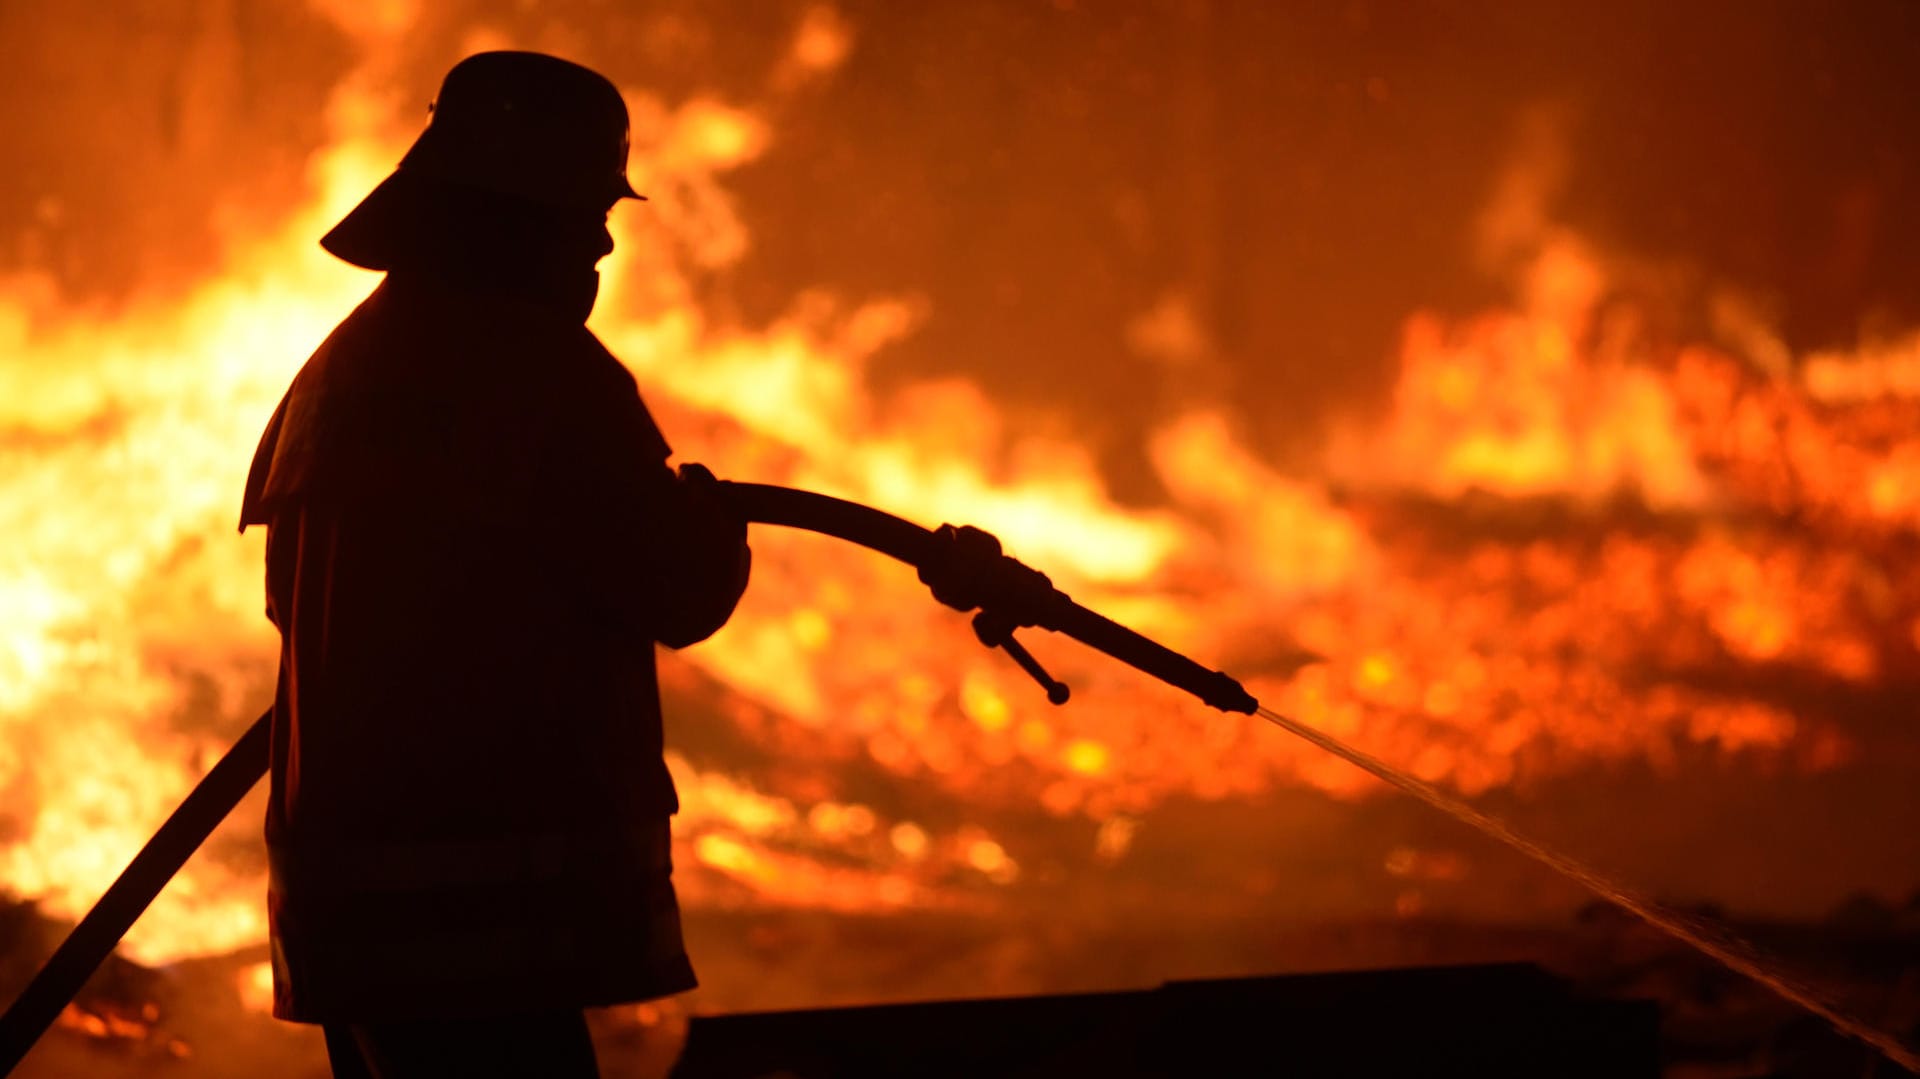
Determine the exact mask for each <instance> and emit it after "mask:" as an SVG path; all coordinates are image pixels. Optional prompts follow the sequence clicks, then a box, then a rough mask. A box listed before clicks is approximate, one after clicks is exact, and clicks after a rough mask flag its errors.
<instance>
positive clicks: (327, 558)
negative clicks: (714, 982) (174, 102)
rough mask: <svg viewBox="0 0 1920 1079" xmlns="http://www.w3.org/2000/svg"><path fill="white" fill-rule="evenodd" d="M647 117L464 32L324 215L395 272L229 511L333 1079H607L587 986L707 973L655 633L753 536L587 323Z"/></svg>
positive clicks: (291, 957) (657, 982)
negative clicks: (249, 574) (416, 131)
mask: <svg viewBox="0 0 1920 1079" xmlns="http://www.w3.org/2000/svg"><path fill="white" fill-rule="evenodd" d="M627 140H628V127H627V112H626V106H625V103H624V102H623V101H622V100H621V97H620V94H619V92H618V91H617V90H616V89H615V88H614V86H613V85H612V84H611V83H610V82H608V81H607V80H606V79H604V78H602V77H601V76H599V75H598V74H595V73H594V72H592V71H589V70H588V69H586V68H583V67H580V66H577V65H575V64H572V63H569V62H567V61H564V60H560V59H557V58H554V57H550V56H545V55H541V54H536V53H525V52H490V53H482V54H479V55H476V56H472V57H469V58H467V59H466V60H463V61H461V62H460V63H459V64H458V65H456V66H455V67H454V68H453V69H452V70H451V71H450V72H449V73H448V74H447V76H446V79H445V81H444V83H443V84H442V86H441V88H440V92H439V95H438V97H437V99H436V101H435V103H434V105H433V106H432V108H431V111H430V117H429V122H428V124H427V126H426V129H425V131H424V132H423V133H422V134H421V135H420V137H419V139H418V140H417V141H416V142H415V143H414V144H413V146H412V148H411V149H410V150H409V151H408V152H407V154H406V156H405V157H404V158H403V159H402V160H401V162H400V164H399V167H398V168H397V170H396V171H395V172H394V173H393V174H392V175H391V176H389V177H388V178H387V179H386V180H385V181H383V182H382V183H381V184H380V185H379V186H378V187H376V188H375V189H374V190H373V192H372V193H371V194H369V195H368V196H367V198H366V199H365V201H363V202H362V203H361V204H360V205H359V206H358V207H357V208H355V209H354V210H353V211H352V212H351V213H350V214H349V215H348V216H347V217H346V218H345V219H343V220H342V221H341V222H340V223H339V224H338V225H337V226H336V227H335V228H334V229H333V230H332V231H331V232H329V233H328V234H327V235H326V237H325V238H324V239H322V240H321V244H322V246H324V247H325V248H326V250H328V251H330V252H332V253H333V254H334V255H336V256H338V257H340V258H342V259H344V260H346V261H347V262H350V263H353V264H355V265H358V266H362V267H365V268H368V269H373V270H379V271H384V272H385V274H386V276H385V278H384V279H383V281H382V282H381V283H380V285H379V286H378V287H377V288H376V289H375V290H374V291H373V293H372V295H370V296H369V297H368V298H367V299H366V300H365V301H364V302H363V303H362V304H361V305H360V306H359V307H358V308H357V309H355V310H354V311H353V313H352V314H351V315H349V316H348V317H347V319H346V320H345V321H344V322H342V323H341V324H340V326H339V327H338V328H337V329H336V330H334V332H333V333H332V334H331V335H330V336H329V337H328V338H327V339H326V341H325V342H324V343H322V344H321V345H320V347H319V350H318V351H316V352H315V353H314V354H313V356H312V358H311V359H309V360H308V361H307V363H306V365H305V366H304V367H303V368H302V369H301V371H300V372H299V374H298V375H297V376H296V377H295V378H294V380H293V383H292V386H291V387H290V388H289V389H288V391H287V394H286V397H285V399H284V400H283V401H282V402H281V403H280V406H279V409H278V410H277V411H276V412H275V413H274V415H273V417H272V420H271V421H270V423H269V425H268V427H267V430H266V434H265V436H264V438H263V439H262V440H261V443H260V447H259V450H258V452H257V454H256V455H255V458H254V462H253V470H252V474H251V475H250V477H249V478H248V481H247V491H246V499H245V504H244V509H243V511H242V522H241V526H242V527H243V528H245V527H247V526H249V525H255V524H259V525H265V526H266V527H267V556H266V563H267V574H266V576H267V588H266V591H267V614H268V617H269V618H270V619H272V621H273V623H274V624H275V625H276V626H277V627H278V628H279V631H280V636H281V650H280V668H279V685H278V690H277V693H276V696H275V699H274V711H273V748H272V770H271V786H270V801H269V803H268V808H267V821H266V833H267V845H268V852H269V858H270V862H271V874H270V885H269V891H268V912H269V915H270V920H271V924H272V959H273V980H274V1013H275V1014H276V1015H277V1016H279V1017H280V1018H282V1019H287V1020H291V1021H294V1022H301V1023H317V1024H321V1025H322V1026H323V1029H324V1031H325V1035H326V1044H327V1049H328V1053H329V1057H330V1059H331V1061H332V1064H333V1068H334V1074H335V1075H336V1076H348V1075H352V1076H379V1077H383V1079H385V1077H391V1079H404V1077H407V1076H415V1075H503V1076H504V1075H527V1076H533V1075H539V1076H554V1077H567V1076H576V1075H578V1076H591V1075H596V1074H597V1065H596V1063H595V1060H594V1055H593V1047H592V1043H591V1042H590V1040H589V1039H588V1034H587V1026H586V1021H585V1018H584V1015H583V1011H582V1009H584V1008H588V1007H594V1006H599V1005H609V1004H616V1003H621V1002H629V1001H640V1000H646V999H649V998H656V997H661V996H665V995H668V994H672V993H677V992H680V991H683V990H686V989H689V988H691V987H692V986H693V985H694V975H693V970H692V968H691V966H690V965H689V963H688V961H687V956H686V953H685V950H684V948H683V946H682V942H681V934H680V921H679V913H678V908H677V905H676V901H675V896H674V891H673V885H672V882H671V877H670V874H671V861H670V858H669V851H668V822H669V818H670V817H671V815H672V814H673V813H674V812H675V810H676V808H677V806H678V802H677V799H676V797H675V793H674V789H673V783H672V781H671V779H670V778H669V776H668V774H667V770H666V767H665V764H664V763H663V761H662V758H661V748H662V735H661V715H660V702H659V691H658V686H657V682H656V677H655V670H654V656H653V646H654V644H655V643H656V642H657V643H660V644H664V645H666V646H668V647H671V648H682V647H685V646H687V645H690V644H693V643H695V642H697V641H700V640H702V639H704V638H706V637H707V636H709V635H710V634H712V633H713V632H714V631H715V630H717V629H718V628H719V627H720V626H721V625H722V624H723V623H725V622H726V620H727V619H728V617H729V616H730V615H731V614H732V611H733V608H734V605H735V603H736V602H737V601H738V600H739V597H740V595H741V593H742V591H743V590H744V589H745V587H746V583H747V576H748V568H749V564H750V552H749V551H748V548H747V544H746V525H745V522H744V521H743V520H742V519H741V518H740V517H739V516H738V515H737V514H735V513H733V512H732V511H730V510H729V508H728V507H727V505H726V504H725V502H724V500H723V499H722V498H721V497H720V495H719V493H718V488H717V487H716V486H715V483H714V481H713V477H712V475H711V474H709V473H707V472H706V471H705V470H704V469H701V468H700V467H699V466H697V465H683V466H681V467H680V468H679V469H678V470H677V471H676V470H674V469H672V468H671V467H669V465H668V458H669V455H670V451H669V449H668V446H667V443H666V441H665V439H664V438H663V437H662V436H661V433H660V430H659V429H658V427H656V426H655V424H654V421H653V419H652V417H651V416H650V415H649V414H648V411H647V408H646V405H645V404H644V403H643V402H642V401H641V398H640V395H639V393H638V391H637V389H636V387H635V384H634V380H633V378H632V376H630V375H629V374H628V373H627V371H626V370H625V368H623V367H622V366H621V365H620V363H619V362H618V361H617V360H616V359H615V358H614V357H613V356H612V355H611V354H609V353H608V351H607V350H606V348H605V347H603V346H602V345H601V343H600V342H599V341H598V340H597V339H596V338H595V337H594V335H593V334H592V333H590V332H589V331H588V330H587V329H586V327H585V325H584V323H585V320H586V317H587V314H588V312H589V311H590V310H591V309H592V307H593V303H594V297H595V294H596V292H597V288H598V280H599V278H598V272H597V270H596V269H595V267H596V264H597V263H598V262H599V260H600V259H601V258H602V257H604V256H605V255H607V254H608V253H609V252H610V251H611V250H612V248H613V242H612V239H611V237H610V234H609V233H608V231H607V218H608V215H609V213H610V211H611V209H612V207H613V206H614V204H615V203H616V202H617V201H618V200H621V199H630V198H640V197H641V196H639V195H636V194H635V192H634V190H633V188H632V187H631V186H629V184H628V182H627V177H626V164H627Z"/></svg>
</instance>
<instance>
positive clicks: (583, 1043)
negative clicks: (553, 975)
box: [329, 1011, 600, 1079]
mask: <svg viewBox="0 0 1920 1079" xmlns="http://www.w3.org/2000/svg"><path fill="white" fill-rule="evenodd" d="M353 1035H354V1041H355V1042H356V1043H358V1045H359V1049H360V1057H361V1059H362V1060H363V1061H364V1062H365V1064H364V1067H365V1068H366V1071H364V1072H361V1073H353V1072H345V1073H343V1072H341V1071H340V1070H339V1066H338V1065H337V1064H336V1065H335V1071H334V1075H335V1076H336V1077H344V1076H348V1075H356V1074H358V1075H367V1076H371V1077H372V1079H419V1077H426V1076H456V1075H457V1076H468V1075H472V1076H497V1077H498V1079H521V1077H525V1079H599V1075H600V1066H599V1063H598V1062H597V1061H596V1060H595V1059H594V1055H593V1039H592V1037H591V1036H590V1035H589V1033H588V1031H587V1019H586V1015H585V1014H584V1013H582V1012H579V1011H571V1012H543V1013H538V1014H533V1015H511V1016H494V1017H489V1018H487V1019H473V1020H446V1021H438V1022H421V1023H379V1024H371V1025H365V1026H355V1027H353ZM329 1044H330V1045H331V1043H329Z"/></svg>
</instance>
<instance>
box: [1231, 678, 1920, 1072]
mask: <svg viewBox="0 0 1920 1079" xmlns="http://www.w3.org/2000/svg"><path fill="white" fill-rule="evenodd" d="M1254 714H1255V715H1258V716H1259V717H1260V718H1262V719H1264V720H1266V721H1267V722H1269V723H1272V724H1273V725H1275V726H1277V727H1279V728H1280V729H1282V730H1284V731H1287V732H1288V733H1290V734H1294V735H1298V736H1299V737H1301V738H1304V739H1306V740H1307V741H1309V742H1312V743H1313V744H1314V745H1316V746H1319V747H1320V748H1321V749H1324V750H1326V751H1327V752H1329V753H1331V754H1333V755H1334V756H1336V757H1339V758H1340V759H1341V760H1344V761H1346V762H1347V763H1348V764H1351V765H1353V766H1355V767H1357V768H1359V769H1361V770H1362V771H1365V772H1367V773H1368V774H1369V775H1372V776H1374V777H1375V778H1376V779H1381V780H1384V781H1386V782H1387V783H1390V784H1392V785H1393V786H1395V787H1398V788H1400V789H1401V790H1403V791H1405V792H1407V793H1408V794H1411V795H1413V796H1414V797H1415V798H1418V799H1420V800H1421V801H1423V802H1425V803H1427V804H1428V805H1430V806H1432V807H1434V808H1435V809H1438V810H1440V811H1441V812H1443V813H1445V814H1447V815H1448V816H1450V817H1452V818H1454V819H1455V820H1458V821H1461V822H1463V823H1465V824H1468V825H1471V826H1472V827H1474V828H1475V829H1478V830H1479V831H1480V832H1482V833H1484V834H1486V835H1489V836H1492V837H1493V838H1495V839H1497V840H1499V841H1500V842H1502V843H1505V844H1506V845H1507V846H1509V847H1512V848H1513V849H1514V850H1517V851H1519V852H1520V853H1521V854H1524V855H1526V856H1527V857H1529V858H1532V859H1533V860H1534V861H1536V862H1539V863H1540V864H1542V865H1544V866H1546V867H1547V868H1549V869H1551V870H1553V871H1554V872H1556V873H1558V874H1560V875H1561V876H1563V877H1566V878H1567V879H1568V880H1571V881H1574V882H1575V883H1577V884H1579V885H1580V886H1581V887H1583V888H1585V889H1587V890H1588V891H1590V892H1592V893H1593V894H1595V895H1597V896H1599V897H1600V898H1602V899H1605V900H1606V901H1608V902H1609V903H1613V904H1615V905H1616V906H1619V907H1622V908H1624V909H1626V910H1628V911H1630V912H1632V913H1633V914H1634V915H1635V916H1636V917H1638V918H1640V920H1642V921H1644V922H1646V923H1647V924H1648V925H1651V926H1653V927H1654V928H1656V929H1658V930H1660V931H1661V932H1663V933H1665V934H1667V935H1668V936H1670V937H1672V938H1674V939H1675V940H1678V941H1680V942H1681V943H1683V944H1685V945H1687V946H1688V947H1691V948H1693V949H1694V950H1695V951H1698V952H1700V953H1701V954H1703V955H1706V956H1709V957H1711V958H1713V959H1714V960H1716V961H1718V962H1719V963H1720V964H1721V965H1722V966H1725V967H1726V968H1727V969H1729V970H1732V971H1735V972H1737V973H1740V974H1744V975H1746V976H1747V977H1749V978H1752V979H1753V980H1754V981H1756V982H1759V983H1760V984H1761V985H1764V986H1766V987H1767V988H1769V989H1771V990H1773V991H1774V992H1776V993H1778V994H1780V996H1782V997H1784V998H1785V999H1787V1000H1789V1001H1792V1002H1793V1003H1795V1004H1798V1005H1799V1006H1801V1007H1802V1008H1805V1009H1807V1010H1808V1011H1810V1012H1812V1013H1813V1014H1815V1015H1817V1016H1819V1017H1820V1018H1822V1019H1825V1020H1826V1021H1827V1022H1828V1023H1831V1024H1833V1027H1834V1029H1836V1030H1838V1031H1840V1032H1841V1033H1843V1034H1846V1035H1848V1036H1849V1037H1852V1038H1855V1039H1857V1040H1859V1041H1862V1042H1865V1043H1866V1044H1868V1045H1870V1046H1872V1047H1873V1048H1875V1049H1877V1050H1879V1051H1880V1053H1881V1054H1883V1055H1884V1056H1885V1057H1886V1058H1887V1059H1888V1060H1891V1061H1892V1062H1894V1063H1895V1064H1898V1065H1899V1066H1901V1067H1902V1068H1905V1069H1906V1070H1907V1071H1909V1072H1912V1073H1914V1074H1915V1075H1920V1053H1916V1052H1915V1051H1914V1050H1913V1049H1911V1048H1909V1047H1908V1046H1907V1045H1906V1044H1905V1043H1903V1042H1902V1041H1900V1039H1898V1038H1896V1037H1894V1036H1893V1035H1891V1034H1889V1033H1887V1032H1886V1031H1883V1030H1880V1029H1879V1028H1877V1027H1875V1026H1873V1025H1871V1024H1869V1023H1867V1022H1865V1021H1864V1020H1860V1019H1856V1018H1854V1017H1852V1016H1850V1015H1848V1014H1846V1013H1845V1012H1843V1011H1841V1010H1840V1009H1839V1008H1838V1007H1836V1006H1834V1005H1832V1004H1829V1003H1828V1002H1826V1001H1825V1000H1823V999H1821V997H1820V995H1819V994H1818V993H1816V992H1815V991H1814V990H1813V989H1812V988H1810V987H1808V986H1806V985H1802V984H1801V983H1799V982H1798V981H1796V980H1795V979H1793V978H1791V977H1789V976H1788V975H1787V974H1786V973H1784V972H1783V971H1780V970H1777V969H1774V968H1773V967H1772V966H1771V965H1770V964H1768V963H1767V962H1766V960H1764V959H1763V958H1761V956H1760V955H1759V953H1758V952H1757V950H1756V949H1755V948H1754V947H1753V945H1751V944H1748V943H1747V942H1745V941H1743V940H1741V939H1739V938H1738V937H1736V936H1734V935H1732V934H1731V933H1728V932H1726V931H1725V930H1722V929H1718V928H1715V927H1711V926H1708V925H1705V924H1703V923H1700V922H1698V921H1696V920H1693V919H1690V918H1688V917H1686V916H1685V915H1683V914H1680V913H1679V912H1677V911H1671V910H1667V909H1665V908H1663V907H1661V906H1660V905H1659V904H1657V903H1654V902H1653V901H1652V900H1649V899H1646V898H1644V897H1642V896H1638V895H1635V894H1633V893H1632V892H1629V891H1627V890H1626V889H1625V888H1622V887H1621V886H1620V885H1618V884H1615V883H1613V882H1612V881H1610V880H1608V879H1606V878H1605V877H1603V876H1601V875H1600V874H1598V873H1596V872H1594V871H1593V870H1592V869H1589V868H1587V867H1586V866H1584V865H1582V864H1580V863H1579V862H1576V861H1574V860H1573V859H1572V858H1569V857H1567V856H1566V855H1564V854H1561V853H1560V852H1559V851H1556V850H1552V849H1550V848H1548V847H1545V846H1543V845H1541V844H1540V843H1538V842H1535V841H1534V840H1531V839H1528V838H1527V837H1526V836H1523V835H1520V834H1519V833H1517V832H1515V831H1514V830H1513V829H1512V828H1509V827H1507V825H1506V823H1505V822H1504V821H1501V820H1499V819H1498V818H1495V817H1491V816H1488V815H1487V814H1485V813H1482V812H1481V811H1479V810H1477V809H1475V808H1473V807H1472V806H1470V805H1468V804H1467V803H1465V802H1463V801H1461V800H1459V799H1458V798H1454V797H1453V796H1451V795H1449V794H1447V793H1446V792H1444V791H1442V790H1440V789H1439V788H1438V787H1435V786H1433V785H1432V784H1430V783H1424V782H1422V781H1420V780H1418V779H1415V778H1414V777H1413V776H1410V775H1408V774H1407V773H1405V772H1402V771H1401V770H1400V769H1398V768H1395V767H1394V766H1392V765H1390V764H1388V763H1387V762H1385V761H1383V760H1381V759H1380V758H1378V757H1375V756H1373V755H1372V754H1369V753H1366V752H1364V751H1362V750H1359V749H1355V748H1354V747H1352V746H1350V745H1347V744H1346V743H1345V742H1342V741H1341V740H1340V739H1338V738H1335V737H1334V736H1333V735H1330V734H1328V733H1326V732H1325V731H1321V730H1316V729H1314V728H1313V727H1309V726H1307V725H1306V724H1304V723H1301V722H1299V721H1298V720H1295V719H1290V718H1288V717H1287V716H1283V715H1281V714H1280V713H1278V712H1276V711H1274V710H1273V709H1271V708H1267V707H1264V706H1263V707H1261V708H1260V709H1259V710H1258V711H1257V712H1255V713H1254Z"/></svg>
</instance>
